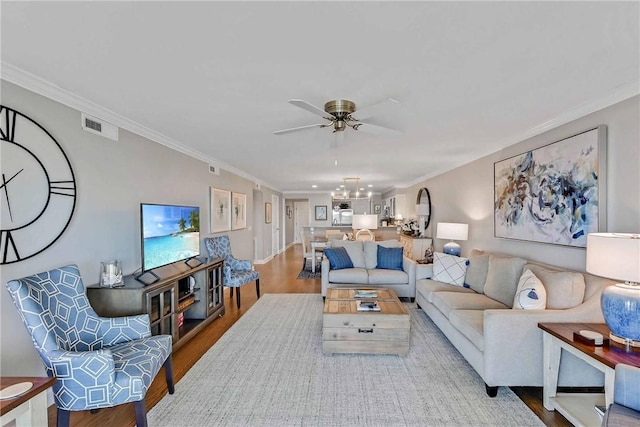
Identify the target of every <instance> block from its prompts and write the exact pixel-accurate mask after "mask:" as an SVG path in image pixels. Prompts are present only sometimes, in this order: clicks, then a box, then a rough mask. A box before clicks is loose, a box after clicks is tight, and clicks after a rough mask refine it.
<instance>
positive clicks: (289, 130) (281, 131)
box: [273, 123, 328, 135]
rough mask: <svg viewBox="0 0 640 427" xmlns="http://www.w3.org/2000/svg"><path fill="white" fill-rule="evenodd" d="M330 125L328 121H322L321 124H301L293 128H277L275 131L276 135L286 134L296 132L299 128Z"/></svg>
mask: <svg viewBox="0 0 640 427" xmlns="http://www.w3.org/2000/svg"><path fill="white" fill-rule="evenodd" d="M326 126H328V123H327V124H325V123H321V124H317V125H306V126H299V127H297V128H291V129H282V130H277V131H275V132H273V134H274V135H284V134H286V133H290V132H296V131H299V130H304V129H311V128H323V127H326Z"/></svg>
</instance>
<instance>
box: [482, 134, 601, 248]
mask: <svg viewBox="0 0 640 427" xmlns="http://www.w3.org/2000/svg"><path fill="white" fill-rule="evenodd" d="M606 141H607V127H606V126H604V125H603V126H598V127H597V128H594V129H590V130H587V131H584V132H582V133H579V134H577V135H574V136H571V137H568V138H565V139H563V140H560V141H557V142H554V143H551V144H549V145H545V146H544V147H540V148H537V149H535V150H531V151H528V152H526V153H522V154H519V155H517V156H514V157H511V158H508V159H505V160H501V161H499V162H496V163H494V234H495V237H502V238H508V239H518V240H527V241H532V242H542V243H552V244H557V245H566V246H574V247H582V248H584V247H586V245H587V234H589V233H595V232H598V231H605V229H606V188H607V187H606V163H607V162H606Z"/></svg>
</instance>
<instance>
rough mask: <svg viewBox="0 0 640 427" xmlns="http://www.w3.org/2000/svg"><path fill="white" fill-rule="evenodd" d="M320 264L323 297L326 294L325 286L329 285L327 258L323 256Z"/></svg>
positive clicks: (329, 267)
mask: <svg viewBox="0 0 640 427" xmlns="http://www.w3.org/2000/svg"><path fill="white" fill-rule="evenodd" d="M321 265H322V267H321V280H322V296H323V297H324V296H327V288H328V287H329V270H330V269H331V264H330V263H329V258H327V257H326V256H323V257H322V264H321Z"/></svg>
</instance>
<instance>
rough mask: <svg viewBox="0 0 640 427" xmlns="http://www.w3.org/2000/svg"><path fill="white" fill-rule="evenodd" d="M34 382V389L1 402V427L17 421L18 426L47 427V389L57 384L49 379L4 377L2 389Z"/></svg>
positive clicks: (53, 379) (0, 385)
mask: <svg viewBox="0 0 640 427" xmlns="http://www.w3.org/2000/svg"><path fill="white" fill-rule="evenodd" d="M23 382H32V383H33V387H31V388H30V389H29V390H27V391H26V392H25V393H23V394H21V395H19V396H16V397H14V398H11V399H4V400H0V425H6V424H8V423H10V422H11V421H15V424H16V425H17V426H45V427H46V426H47V423H48V421H47V389H49V387H51V386H53V385H54V384H55V382H56V379H55V378H49V377H2V378H0V389H4V388H6V387H9V386H12V385H14V384H18V383H23Z"/></svg>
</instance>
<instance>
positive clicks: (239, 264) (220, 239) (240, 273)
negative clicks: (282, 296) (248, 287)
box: [204, 235, 260, 308]
mask: <svg viewBox="0 0 640 427" xmlns="http://www.w3.org/2000/svg"><path fill="white" fill-rule="evenodd" d="M204 244H205V246H206V248H207V252H209V256H210V257H212V258H223V259H224V285H225V286H227V287H229V288H231V298H233V288H237V290H236V305H237V306H238V308H240V286H242V285H244V284H245V283H249V282H253V281H254V280H255V281H256V294H257V295H258V298H260V275H259V274H258V272H257V271H255V270H254V269H253V264H252V263H251V261H250V260H240V259H235V258H234V257H233V255H232V254H231V242H230V241H229V236H227V235H224V236H216V237H207V238H206V239H204Z"/></svg>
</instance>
